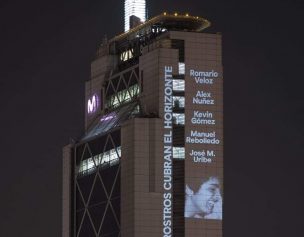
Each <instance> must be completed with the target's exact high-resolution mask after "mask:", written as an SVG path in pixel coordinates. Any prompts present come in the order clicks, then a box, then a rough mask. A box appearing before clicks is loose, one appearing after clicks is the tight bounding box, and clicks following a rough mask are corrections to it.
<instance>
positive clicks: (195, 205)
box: [185, 177, 223, 220]
mask: <svg viewBox="0 0 304 237" xmlns="http://www.w3.org/2000/svg"><path fill="white" fill-rule="evenodd" d="M220 188H221V187H220V182H219V179H218V178H217V177H209V178H207V179H201V180H196V181H193V182H192V183H188V184H186V187H185V189H186V190H185V218H198V219H213V220H222V214H223V212H222V206H223V204H222V196H221V190H220Z"/></svg>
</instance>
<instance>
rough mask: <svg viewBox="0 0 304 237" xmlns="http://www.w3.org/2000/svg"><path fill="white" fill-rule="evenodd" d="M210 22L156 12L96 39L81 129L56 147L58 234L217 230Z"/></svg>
mask: <svg viewBox="0 0 304 237" xmlns="http://www.w3.org/2000/svg"><path fill="white" fill-rule="evenodd" d="M209 25H210V22H209V21H207V20H205V19H203V18H200V17H193V16H189V15H188V14H186V15H178V14H167V13H164V14H162V15H159V16H156V17H154V18H152V19H150V20H149V21H147V22H145V23H143V24H141V25H138V26H137V27H135V28H133V29H132V30H131V31H128V32H125V33H123V34H121V35H117V36H116V37H114V38H112V39H110V40H109V41H104V42H103V44H102V45H101V46H100V47H99V49H98V51H97V54H96V58H95V60H94V61H93V62H92V64H91V78H90V80H88V81H87V82H86V86H85V98H86V102H85V103H86V110H85V134H84V135H83V137H81V138H80V139H79V140H77V141H76V142H75V143H73V144H70V145H68V146H66V147H65V148H64V155H63V234H62V236H63V237H97V236H98V237H106V236H108V237H114V236H115V237H118V236H120V237H143V236H144V237H155V236H163V237H169V236H170V237H171V236H174V237H182V236H183V237H184V236H185V237H194V236H200V237H221V236H222V214H223V212H222V206H223V68H222V46H221V45H222V44H221V35H220V34H218V33H216V34H215V33H207V31H206V30H205V29H206V28H208V27H209Z"/></svg>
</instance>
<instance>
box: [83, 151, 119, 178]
mask: <svg viewBox="0 0 304 237" xmlns="http://www.w3.org/2000/svg"><path fill="white" fill-rule="evenodd" d="M120 157H121V147H120V146H119V147H117V148H116V149H111V150H109V151H105V152H104V153H101V154H98V155H96V156H93V158H92V157H91V158H88V159H85V160H83V161H82V162H81V163H80V167H79V173H82V174H90V173H91V172H93V171H94V170H95V169H96V166H105V165H107V166H108V165H110V166H111V165H114V164H117V163H118V162H119V158H120ZM94 162H95V164H96V166H95V164H94Z"/></svg>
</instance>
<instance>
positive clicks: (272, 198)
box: [0, 0, 304, 237]
mask: <svg viewBox="0 0 304 237" xmlns="http://www.w3.org/2000/svg"><path fill="white" fill-rule="evenodd" d="M147 2H148V8H149V16H154V15H156V14H159V13H161V12H163V11H168V12H174V11H177V12H180V13H186V12H188V13H190V14H192V15H195V16H196V15H198V16H202V17H205V18H207V19H209V20H210V21H211V22H212V23H213V27H212V30H213V31H218V32H222V35H223V64H224V81H225V82H224V117H225V122H224V125H225V129H224V131H225V157H224V159H225V181H224V182H225V199H224V201H225V204H224V236H225V237H257V236H259V237H260V236H263V237H264V236H265V237H281V236H282V237H283V236H284V237H286V236H292V237H298V236H299V237H302V236H303V232H304V231H303V226H304V217H303V216H304V214H303V212H304V208H303V200H304V199H303V193H304V192H303V191H304V177H303V173H304V162H303V159H304V152H303V151H304V77H303V73H302V70H303V68H304V47H303V44H304V33H303V23H304V20H303V19H304V2H303V0H302V1H300V0H298V1H297V0H285V1H282V0H281V1H280V0H268V1H267V0H264V1H260V0H257V1H245V0H243V1H238V0H237V1H227V0H210V1H206V0H147ZM122 31H123V0H119V1H103V0H91V1H84V0H74V1H67V0H52V1H49V0H47V1H41V0H40V1H38V0H28V1H25V0H23V1H21V0H19V1H18V0H2V1H1V2H0V98H1V99H0V109H1V110H0V113H1V116H0V126H1V127H0V128H1V135H0V158H1V169H0V170H1V178H0V187H1V195H0V199H1V202H0V211H1V213H0V236H1V237H11V236H12V237H40V236H43V237H57V236H60V234H61V177H62V175H61V160H62V157H61V149H62V146H64V145H65V144H68V143H69V141H70V138H73V139H77V138H78V137H79V136H81V134H82V132H83V126H84V82H85V80H87V79H89V77H90V62H91V61H92V59H93V58H94V54H95V50H96V49H97V47H98V45H99V44H100V43H101V40H102V38H103V36H104V35H105V34H107V35H108V38H111V37H113V36H114V35H116V34H118V33H120V32H122Z"/></svg>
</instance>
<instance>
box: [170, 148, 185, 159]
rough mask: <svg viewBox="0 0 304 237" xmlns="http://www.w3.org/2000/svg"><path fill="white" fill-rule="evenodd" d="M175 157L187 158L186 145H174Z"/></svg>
mask: <svg viewBox="0 0 304 237" xmlns="http://www.w3.org/2000/svg"><path fill="white" fill-rule="evenodd" d="M173 158H174V159H185V147H173Z"/></svg>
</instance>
